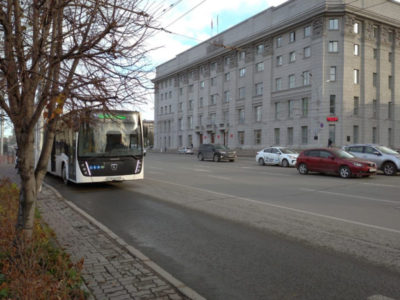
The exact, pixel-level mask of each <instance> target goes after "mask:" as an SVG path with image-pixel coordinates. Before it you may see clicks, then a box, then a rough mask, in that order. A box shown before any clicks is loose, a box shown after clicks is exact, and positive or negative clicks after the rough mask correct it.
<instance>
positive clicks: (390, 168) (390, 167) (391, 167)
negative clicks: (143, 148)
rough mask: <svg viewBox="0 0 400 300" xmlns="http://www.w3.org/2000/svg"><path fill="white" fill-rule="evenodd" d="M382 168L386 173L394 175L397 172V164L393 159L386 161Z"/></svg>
mask: <svg viewBox="0 0 400 300" xmlns="http://www.w3.org/2000/svg"><path fill="white" fill-rule="evenodd" d="M382 169H383V173H384V174H385V175H388V176H393V175H395V174H396V166H395V164H394V163H392V162H391V161H388V162H386V163H385V164H384V165H383V168H382Z"/></svg>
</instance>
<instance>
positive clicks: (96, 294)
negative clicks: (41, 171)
mask: <svg viewBox="0 0 400 300" xmlns="http://www.w3.org/2000/svg"><path fill="white" fill-rule="evenodd" d="M3 176H7V177H10V178H11V180H13V181H17V182H18V181H19V180H18V176H17V174H16V172H15V169H14V166H13V165H5V164H0V178H1V177H3ZM38 207H39V210H40V213H41V215H42V217H43V220H44V221H45V222H46V223H47V224H48V225H49V226H50V227H51V228H52V229H53V230H54V231H55V233H56V236H57V241H58V243H59V244H60V246H61V247H62V248H63V249H65V251H66V252H67V253H69V254H70V255H71V259H72V260H73V261H74V262H77V261H79V260H80V259H81V258H83V259H84V266H83V272H82V275H83V278H84V281H85V284H86V286H87V288H88V289H89V291H90V293H91V294H92V296H91V299H116V300H122V299H159V300H179V299H204V298H203V297H201V296H200V295H198V294H197V293H196V292H195V291H193V290H191V289H190V288H189V287H187V286H185V285H184V284H183V283H182V282H180V281H178V280H177V279H175V278H174V277H173V276H171V275H170V274H168V273H167V272H166V271H164V270H163V269H161V268H160V267H159V266H157V265H156V264H155V263H154V262H152V261H151V260H150V259H149V258H147V257H146V256H145V255H143V254H142V253H141V252H139V251H138V250H136V249H135V248H133V247H131V246H129V245H127V244H126V243H125V242H124V241H122V240H121V239H120V238H118V237H117V236H116V235H115V234H114V233H112V232H111V231H110V230H109V229H107V228H106V227H105V226H104V225H102V224H100V223H99V222H97V221H96V220H95V219H93V218H92V217H90V216H89V215H88V214H86V213H85V212H83V211H82V210H81V209H79V208H78V207H77V206H75V205H74V204H73V203H71V202H69V201H67V200H66V199H64V198H63V197H62V196H61V195H60V194H59V193H58V192H57V191H56V190H55V189H54V188H53V187H51V186H49V185H47V184H44V185H43V189H42V192H41V193H40V195H39V196H38Z"/></svg>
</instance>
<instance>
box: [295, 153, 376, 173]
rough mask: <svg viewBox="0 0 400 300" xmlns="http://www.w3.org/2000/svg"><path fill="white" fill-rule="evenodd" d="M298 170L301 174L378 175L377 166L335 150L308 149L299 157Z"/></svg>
mask: <svg viewBox="0 0 400 300" xmlns="http://www.w3.org/2000/svg"><path fill="white" fill-rule="evenodd" d="M296 168H297V170H298V171H299V173H300V174H303V175H305V174H307V173H308V172H309V171H310V172H320V173H329V174H339V176H340V177H342V178H348V177H350V176H360V177H361V176H371V175H374V174H375V173H376V164H375V163H374V162H371V161H367V160H363V159H360V158H357V157H355V156H354V155H352V154H350V153H348V152H346V151H344V150H342V149H335V148H319V149H308V150H304V151H303V152H301V153H300V155H299V157H297V162H296Z"/></svg>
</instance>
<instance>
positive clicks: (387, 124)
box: [154, 0, 400, 149]
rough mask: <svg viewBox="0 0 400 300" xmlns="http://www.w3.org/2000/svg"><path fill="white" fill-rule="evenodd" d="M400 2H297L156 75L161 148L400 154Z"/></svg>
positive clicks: (263, 14)
mask: <svg viewBox="0 0 400 300" xmlns="http://www.w3.org/2000/svg"><path fill="white" fill-rule="evenodd" d="M399 16H400V4H399V3H398V2H395V1H392V0H386V1H385V0H383V1H375V0H291V1H287V2H286V3H284V4H282V5H280V6H278V7H271V8H269V9H267V10H265V11H262V12H261V13H259V14H257V15H255V16H254V17H252V18H249V19H247V20H246V21H244V22H242V23H240V24H238V25H236V26H234V27H232V28H230V29H228V30H226V31H224V32H222V33H220V34H218V35H217V36H215V37H213V38H211V39H210V40H208V41H206V42H203V43H201V44H199V45H197V46H195V47H193V48H191V49H189V50H187V51H185V52H183V53H181V54H179V55H177V56H176V58H174V59H172V60H170V61H168V62H166V63H164V64H162V65H160V66H158V67H157V73H156V78H155V79H154V84H155V147H156V148H163V149H164V148H168V149H169V148H177V147H179V146H185V145H191V144H193V145H194V146H195V147H197V146H198V145H199V144H201V143H209V142H210V143H221V144H226V145H228V146H230V147H232V148H241V149H259V148H261V147H262V146H266V145H268V146H269V145H282V146H284V145H287V146H291V147H294V148H305V147H311V146H317V145H318V146H326V145H327V142H328V139H329V138H330V139H331V140H332V141H333V143H334V144H335V145H337V146H340V145H344V144H348V143H379V144H383V145H389V146H392V147H397V148H398V147H400V104H399V102H400V18H399Z"/></svg>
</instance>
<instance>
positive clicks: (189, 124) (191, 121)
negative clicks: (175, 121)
mask: <svg viewBox="0 0 400 300" xmlns="http://www.w3.org/2000/svg"><path fill="white" fill-rule="evenodd" d="M188 128H189V129H193V117H192V116H190V117H188Z"/></svg>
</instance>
